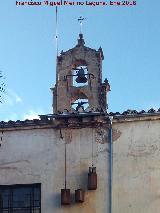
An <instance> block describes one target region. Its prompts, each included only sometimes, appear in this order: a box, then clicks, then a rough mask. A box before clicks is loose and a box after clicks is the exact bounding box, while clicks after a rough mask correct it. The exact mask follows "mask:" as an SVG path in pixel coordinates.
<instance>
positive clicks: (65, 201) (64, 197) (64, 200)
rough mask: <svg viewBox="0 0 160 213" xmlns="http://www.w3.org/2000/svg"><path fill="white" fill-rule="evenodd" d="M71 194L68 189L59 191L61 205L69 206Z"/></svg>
mask: <svg viewBox="0 0 160 213" xmlns="http://www.w3.org/2000/svg"><path fill="white" fill-rule="evenodd" d="M70 203H71V194H70V189H61V205H70Z"/></svg>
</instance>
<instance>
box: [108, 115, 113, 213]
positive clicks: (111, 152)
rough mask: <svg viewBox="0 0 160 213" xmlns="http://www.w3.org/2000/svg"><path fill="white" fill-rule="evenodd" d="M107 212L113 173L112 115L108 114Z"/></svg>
mask: <svg viewBox="0 0 160 213" xmlns="http://www.w3.org/2000/svg"><path fill="white" fill-rule="evenodd" d="M109 121H110V123H109V213H112V173H113V170H112V168H113V143H112V142H113V141H112V121H113V116H109Z"/></svg>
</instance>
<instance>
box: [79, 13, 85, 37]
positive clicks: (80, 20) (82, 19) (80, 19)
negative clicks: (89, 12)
mask: <svg viewBox="0 0 160 213" xmlns="http://www.w3.org/2000/svg"><path fill="white" fill-rule="evenodd" d="M84 20H85V18H83V17H82V16H80V17H79V18H78V22H79V23H80V34H82V25H83V21H84Z"/></svg>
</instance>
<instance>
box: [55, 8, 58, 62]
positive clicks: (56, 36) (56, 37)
mask: <svg viewBox="0 0 160 213" xmlns="http://www.w3.org/2000/svg"><path fill="white" fill-rule="evenodd" d="M55 39H56V60H57V56H58V9H57V6H56V35H55Z"/></svg>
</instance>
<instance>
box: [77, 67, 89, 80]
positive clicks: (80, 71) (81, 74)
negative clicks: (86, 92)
mask: <svg viewBox="0 0 160 213" xmlns="http://www.w3.org/2000/svg"><path fill="white" fill-rule="evenodd" d="M76 82H77V83H86V82H87V78H86V77H85V73H84V69H83V68H82V67H81V68H80V69H78V72H77V78H76Z"/></svg>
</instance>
